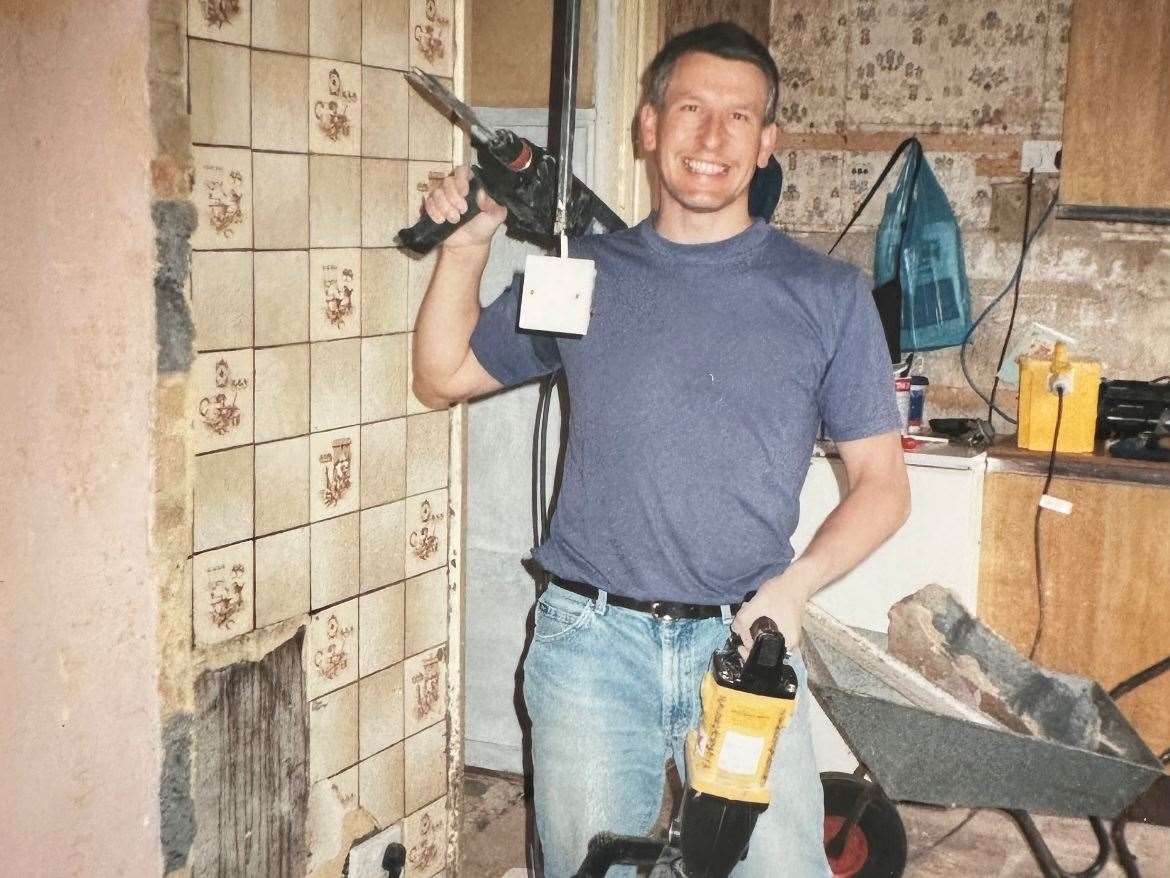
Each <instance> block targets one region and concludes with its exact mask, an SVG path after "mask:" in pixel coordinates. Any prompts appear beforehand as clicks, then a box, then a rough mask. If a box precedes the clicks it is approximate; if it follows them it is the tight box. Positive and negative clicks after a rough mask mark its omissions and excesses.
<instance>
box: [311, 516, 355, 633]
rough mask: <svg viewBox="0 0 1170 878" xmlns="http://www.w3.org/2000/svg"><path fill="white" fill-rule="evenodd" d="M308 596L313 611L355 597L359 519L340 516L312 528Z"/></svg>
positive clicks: (319, 522)
mask: <svg viewBox="0 0 1170 878" xmlns="http://www.w3.org/2000/svg"><path fill="white" fill-rule="evenodd" d="M311 530H312V538H311V539H312V564H311V566H312V573H311V579H310V581H311V595H312V607H313V609H314V610H316V609H318V608H319V607H324V606H328V605H329V604H335V603H337V602H338V601H341V600H344V599H345V598H350V597H353V596H354V595H356V594H357V593H358V554H359V553H358V516H357V513H353V514H350V515H341V516H338V517H337V518H330V519H328V520H326V521H318V522H316V523H315V524H314V525H313V526H312V529H311Z"/></svg>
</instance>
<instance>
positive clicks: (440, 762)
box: [405, 723, 447, 814]
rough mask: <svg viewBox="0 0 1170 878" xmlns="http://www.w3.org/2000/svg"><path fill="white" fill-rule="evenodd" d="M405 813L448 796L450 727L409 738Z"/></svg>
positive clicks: (438, 725)
mask: <svg viewBox="0 0 1170 878" xmlns="http://www.w3.org/2000/svg"><path fill="white" fill-rule="evenodd" d="M405 764H406V802H405V805H406V813H408V814H410V813H411V812H413V811H417V810H418V809H419V808H422V807H424V806H425V805H429V804H430V803H431V802H433V801H435V800H436V799H438V798H439V797H440V796H445V795H446V794H447V724H446V723H435V724H434V725H433V726H431V727H430V728H429V729H425V730H423V731H421V732H419V733H418V734H417V735H411V736H410V737H409V738H407V739H406V759H405Z"/></svg>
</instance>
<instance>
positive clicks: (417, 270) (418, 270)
mask: <svg viewBox="0 0 1170 878" xmlns="http://www.w3.org/2000/svg"><path fill="white" fill-rule="evenodd" d="M438 255H439V251H438V248H436V249H434V250H432V251H431V252H430V253H428V254H427V255H426V256H419V257H417V258H412V259H411V260H410V264H409V265H408V267H407V277H408V279H409V288H410V294H409V295H410V301H409V303H408V307H409V308H410V328H411V329H414V325H415V324H416V323H417V322H418V309H419V308H420V307H421V306H422V300H423V296H425V295H426V292H427V287H428V286H429V285H430V282H431V275H433V274H434V273H435V262H436V261H437V259H438Z"/></svg>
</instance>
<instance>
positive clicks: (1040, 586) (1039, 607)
mask: <svg viewBox="0 0 1170 878" xmlns="http://www.w3.org/2000/svg"><path fill="white" fill-rule="evenodd" d="M1063 416H1064V388H1063V387H1058V388H1056V428H1055V429H1054V430H1053V431H1052V451H1051V452H1049V454H1048V475H1047V476H1046V477H1045V478H1044V490H1042V491H1041V492H1040V496H1041V498H1043V497H1044V495H1046V494H1047V493H1048V489H1049V488H1050V487H1052V473H1053V472H1054V471H1055V469H1056V444H1057V441H1058V440H1059V439H1060V421H1061V419H1062V417H1063ZM1043 511H1044V507H1043V506H1041V505H1040V504H1039V503H1037V504H1036V517H1035V519H1034V520H1033V522H1032V551H1033V555H1034V558H1035V561H1036V631H1035V632H1034V633H1033V634H1032V646H1031V648H1030V649H1029V650H1028V659H1029V660H1032V659H1034V658H1035V657H1036V649H1037V647H1039V646H1040V638H1041V637H1042V636H1043V634H1044V574H1043V571H1042V568H1041V566H1040V514H1041V513H1042V512H1043Z"/></svg>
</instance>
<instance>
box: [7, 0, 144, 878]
mask: <svg viewBox="0 0 1170 878" xmlns="http://www.w3.org/2000/svg"><path fill="white" fill-rule="evenodd" d="M147 6H148V3H147V0H137V2H134V0H107V2H103V3H100V4H94V3H83V2H80V0H77V2H61V0H28V2H13V0H2V2H0V107H4V108H5V110H6V113H5V115H6V119H5V122H4V134H3V141H2V142H0V143H2V145H0V149H2V150H3V154H2V159H3V161H2V162H0V180H2V182H3V185H2V186H0V199H2V203H3V210H2V212H0V413H2V415H0V449H2V459H3V461H4V466H3V475H2V476H0V873H2V874H5V875H53V876H82V875H84V876H100V875H135V876H148V875H157V874H159V873H160V871H161V868H162V864H161V856H160V854H159V841H158V771H159V760H160V756H159V719H158V716H159V704H158V693H157V684H156V666H157V656H156V653H155V628H156V616H157V610H156V605H157V601H156V596H155V591H156V586H155V584H154V582H153V578H152V576H151V570H150V563H149V562H150V557H149V537H150V535H149V525H150V519H149V515H150V508H151V497H150V406H151V393H152V388H153V384H154V357H155V350H154V348H155V346H154V313H153V312H154V306H153V291H152V273H153V271H152V265H153V231H152V225H151V222H150V176H149V161H150V156H151V153H152V137H151V128H150V122H149V113H148V106H147V86H146V73H147V52H148V49H149V28H148V24H147Z"/></svg>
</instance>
